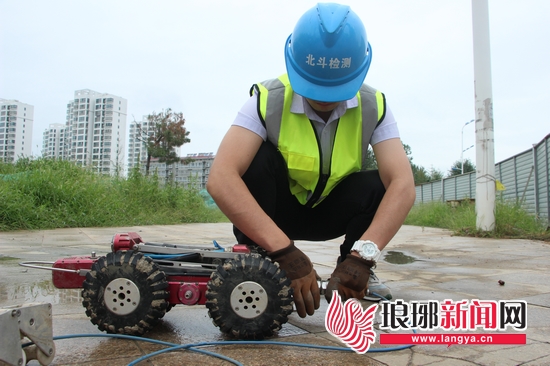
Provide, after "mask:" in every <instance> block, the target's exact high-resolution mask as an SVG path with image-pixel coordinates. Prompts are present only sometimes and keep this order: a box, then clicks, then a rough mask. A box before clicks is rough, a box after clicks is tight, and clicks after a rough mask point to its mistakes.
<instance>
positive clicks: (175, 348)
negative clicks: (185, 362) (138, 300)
mask: <svg viewBox="0 0 550 366" xmlns="http://www.w3.org/2000/svg"><path fill="white" fill-rule="evenodd" d="M373 295H375V296H377V297H380V299H382V300H384V301H388V300H387V299H386V298H385V297H383V296H381V295H379V294H377V293H373ZM413 332H414V333H416V331H415V330H414V329H413ZM85 337H90V338H92V337H99V338H121V339H129V340H134V341H142V342H149V343H155V344H160V345H163V346H167V347H168V348H165V349H162V350H159V351H156V352H151V353H149V354H147V355H144V356H142V357H140V358H138V359H136V360H134V361H132V362H130V363H129V364H128V366H134V365H136V364H138V363H140V362H142V361H145V360H147V359H149V358H151V357H154V356H158V355H161V354H163V353H167V352H173V351H178V350H182V349H187V350H189V351H193V352H197V353H201V354H205V355H208V356H212V357H216V358H219V359H222V360H224V361H228V362H230V363H232V364H234V365H237V366H243V365H242V364H241V363H240V362H238V361H236V360H234V359H232V358H230V357H227V356H224V355H221V354H219V353H215V352H210V351H206V350H203V349H199V348H197V347H204V346H224V345H276V346H290V347H303V348H314V349H323V350H329V351H343V352H354V350H352V349H351V348H346V347H335V346H319V345H312V344H303V343H293V342H275V341H217V342H201V343H189V344H175V343H170V342H164V341H159V340H156V339H151V338H142V337H137V336H131V335H125V334H103V333H99V334H70V335H63V336H55V337H53V340H62V339H70V338H85ZM31 344H33V342H29V343H25V344H23V345H22V347H23V348H24V347H27V346H29V345H31ZM412 346H413V345H412V344H410V345H404V346H398V347H386V348H375V349H369V350H368V352H367V353H369V352H370V353H375V352H393V351H401V350H404V349H407V348H411V347H412Z"/></svg>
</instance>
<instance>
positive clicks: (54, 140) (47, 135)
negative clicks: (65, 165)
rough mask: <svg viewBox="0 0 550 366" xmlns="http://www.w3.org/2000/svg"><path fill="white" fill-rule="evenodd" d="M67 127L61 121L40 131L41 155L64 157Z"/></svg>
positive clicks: (54, 157) (56, 157) (55, 157)
mask: <svg viewBox="0 0 550 366" xmlns="http://www.w3.org/2000/svg"><path fill="white" fill-rule="evenodd" d="M66 131H67V128H66V126H65V125H63V124H61V123H53V124H50V126H49V127H48V128H47V129H46V130H45V131H44V132H43V133H42V157H45V158H52V159H60V160H61V159H64V158H65V151H66V150H67V149H66V140H65V133H66Z"/></svg>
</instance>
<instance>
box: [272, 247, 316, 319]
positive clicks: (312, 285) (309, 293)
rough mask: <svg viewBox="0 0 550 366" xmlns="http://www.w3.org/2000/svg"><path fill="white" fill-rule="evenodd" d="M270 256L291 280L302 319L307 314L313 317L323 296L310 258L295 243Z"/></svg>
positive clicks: (295, 301)
mask: <svg viewBox="0 0 550 366" xmlns="http://www.w3.org/2000/svg"><path fill="white" fill-rule="evenodd" d="M268 255H269V257H270V258H271V259H272V260H273V261H274V262H277V263H279V267H281V269H283V270H284V271H285V272H286V276H287V277H288V278H289V279H290V280H291V286H292V289H293V290H294V295H293V296H294V304H295V305H296V311H297V312H298V315H299V316H300V317H301V318H305V317H306V314H307V315H313V313H314V312H315V310H316V309H319V306H320V304H321V296H320V292H319V285H318V284H317V273H316V272H315V270H314V269H313V264H312V263H311V261H310V260H309V258H308V257H307V256H306V255H305V254H304V252H302V251H301V250H300V249H298V248H296V247H295V246H294V242H293V241H291V242H290V245H289V246H288V247H286V248H283V249H281V250H277V251H274V252H270V253H268Z"/></svg>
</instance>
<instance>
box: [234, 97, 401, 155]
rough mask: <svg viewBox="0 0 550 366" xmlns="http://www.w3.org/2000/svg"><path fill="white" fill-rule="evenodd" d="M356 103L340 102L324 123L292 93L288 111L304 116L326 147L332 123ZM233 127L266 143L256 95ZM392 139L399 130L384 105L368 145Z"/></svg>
mask: <svg viewBox="0 0 550 366" xmlns="http://www.w3.org/2000/svg"><path fill="white" fill-rule="evenodd" d="M358 103H359V102H358V100H357V96H355V97H353V98H352V99H349V100H346V101H344V102H341V103H340V104H339V105H338V107H336V108H335V109H334V110H333V111H332V114H331V115H330V118H329V120H328V122H326V123H325V121H323V120H322V119H321V117H319V116H318V115H317V113H315V111H314V110H313V108H311V106H310V105H309V103H308V102H307V101H306V100H305V98H304V97H302V96H301V95H298V94H296V93H294V96H293V98H292V105H291V106H290V111H291V112H292V113H299V114H305V115H306V116H307V118H309V119H310V120H311V121H312V122H313V125H314V126H315V129H316V130H317V136H319V140H320V141H321V146H327V145H326V144H329V145H330V144H331V141H330V140H331V136H332V138H333V137H334V134H333V133H331V131H332V130H333V129H334V128H335V127H336V125H337V124H336V123H334V122H335V121H337V120H338V119H339V118H340V117H341V116H342V115H344V113H346V110H347V109H348V108H357V106H358ZM233 126H240V127H243V128H246V129H247V130H250V131H252V132H254V133H255V134H257V135H258V136H260V137H261V138H262V139H263V140H264V141H266V139H267V132H266V129H265V127H264V126H263V125H262V121H261V120H260V116H259V115H258V96H257V95H256V94H254V95H252V96H251V97H250V98H249V99H248V100H247V101H246V103H245V104H244V105H243V106H242V108H241V110H240V111H239V112H238V113H237V117H236V118H235V120H234V121H233ZM392 138H399V130H398V129H397V122H396V121H395V118H394V116H393V113H392V112H391V110H390V108H389V106H388V105H387V104H386V114H385V116H384V119H383V120H382V122H381V123H380V124H379V125H378V127H376V129H375V130H374V132H373V134H372V137H371V140H370V144H371V145H373V146H374V145H376V144H377V143H379V142H382V141H384V140H389V139H392Z"/></svg>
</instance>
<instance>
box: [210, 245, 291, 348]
mask: <svg viewBox="0 0 550 366" xmlns="http://www.w3.org/2000/svg"><path fill="white" fill-rule="evenodd" d="M207 287H208V288H207V291H206V307H207V308H208V315H209V316H210V318H212V322H213V323H214V325H216V326H217V327H219V328H220V330H221V331H222V332H224V333H227V334H229V335H231V336H233V337H235V338H239V339H263V338H265V337H269V336H272V335H273V334H274V333H275V332H276V331H278V330H279V329H281V327H282V325H283V324H284V323H286V322H287V321H288V315H289V314H290V313H292V301H293V300H292V288H291V287H290V280H289V279H288V278H286V275H285V272H284V271H283V270H281V269H280V268H279V266H278V265H277V264H275V263H273V262H271V261H270V260H269V259H268V258H263V257H262V256H261V255H258V254H245V255H239V256H237V257H236V258H235V259H234V260H230V261H228V262H226V263H224V264H223V265H221V266H218V268H217V270H216V271H214V272H213V273H212V275H211V277H210V281H209V282H208V285H207Z"/></svg>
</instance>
